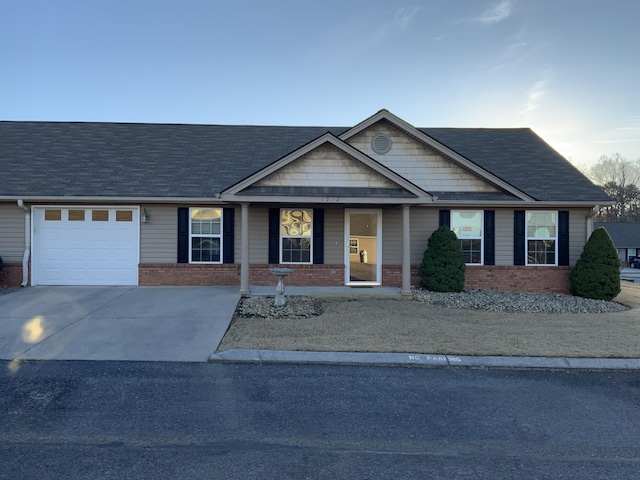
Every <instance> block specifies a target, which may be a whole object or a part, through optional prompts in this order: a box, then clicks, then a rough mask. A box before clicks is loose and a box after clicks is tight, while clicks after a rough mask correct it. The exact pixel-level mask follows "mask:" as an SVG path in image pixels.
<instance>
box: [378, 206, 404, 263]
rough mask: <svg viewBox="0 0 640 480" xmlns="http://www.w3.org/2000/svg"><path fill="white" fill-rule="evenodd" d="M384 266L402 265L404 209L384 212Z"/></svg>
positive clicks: (389, 209)
mask: <svg viewBox="0 0 640 480" xmlns="http://www.w3.org/2000/svg"><path fill="white" fill-rule="evenodd" d="M382 265H402V207H398V208H388V209H385V210H383V211H382Z"/></svg>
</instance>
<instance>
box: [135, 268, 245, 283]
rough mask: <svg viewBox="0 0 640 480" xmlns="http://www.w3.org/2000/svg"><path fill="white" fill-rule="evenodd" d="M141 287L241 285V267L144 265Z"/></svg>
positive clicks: (139, 279) (140, 272) (139, 281)
mask: <svg viewBox="0 0 640 480" xmlns="http://www.w3.org/2000/svg"><path fill="white" fill-rule="evenodd" d="M138 283H139V285H140V286H145V287H153V286H162V285H180V286H211V285H238V286H239V285H240V265H237V264H224V265H192V264H187V263H144V264H140V265H139V266H138Z"/></svg>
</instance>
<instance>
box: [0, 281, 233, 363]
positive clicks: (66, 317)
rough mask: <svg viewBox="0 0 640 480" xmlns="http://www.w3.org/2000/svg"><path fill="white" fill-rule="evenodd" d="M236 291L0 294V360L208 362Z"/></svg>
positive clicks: (62, 289)
mask: <svg viewBox="0 0 640 480" xmlns="http://www.w3.org/2000/svg"><path fill="white" fill-rule="evenodd" d="M239 300H240V295H239V293H238V288H237V287H28V288H23V289H17V290H11V291H9V292H8V293H4V294H0V359H3V360H27V359H29V360H134V361H135V360H140V361H177V362H206V361H207V359H208V358H209V356H210V355H211V354H212V353H213V352H214V351H215V350H216V348H217V347H218V344H219V343H220V341H221V340H222V337H223V336H224V334H225V332H226V330H227V328H228V326H229V323H230V321H231V317H232V316H233V312H234V310H235V308H236V305H237V304H238V301H239Z"/></svg>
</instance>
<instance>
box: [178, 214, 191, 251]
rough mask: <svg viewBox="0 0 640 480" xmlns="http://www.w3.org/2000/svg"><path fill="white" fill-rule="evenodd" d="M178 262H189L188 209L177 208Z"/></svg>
mask: <svg viewBox="0 0 640 480" xmlns="http://www.w3.org/2000/svg"><path fill="white" fill-rule="evenodd" d="M178 263H189V209H188V208H184V207H180V208H178Z"/></svg>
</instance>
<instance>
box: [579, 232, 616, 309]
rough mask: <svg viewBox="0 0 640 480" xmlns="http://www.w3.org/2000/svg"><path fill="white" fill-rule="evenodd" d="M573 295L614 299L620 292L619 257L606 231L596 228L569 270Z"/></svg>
mask: <svg viewBox="0 0 640 480" xmlns="http://www.w3.org/2000/svg"><path fill="white" fill-rule="evenodd" d="M569 281H570V285H571V286H570V288H571V293H572V294H573V295H577V296H579V297H585V298H594V299H596V300H612V299H613V298H614V297H615V296H616V295H618V294H619V293H620V260H619V259H618V252H617V251H616V248H615V247H614V245H613V242H612V241H611V237H610V236H609V234H608V233H607V231H606V230H605V229H604V228H602V227H600V228H598V229H597V230H596V231H594V232H593V233H592V234H591V236H590V237H589V240H588V241H587V243H586V244H585V246H584V249H583V250H582V254H581V255H580V259H579V260H578V261H577V262H576V266H575V267H573V269H572V270H571V273H570V274H569Z"/></svg>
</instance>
